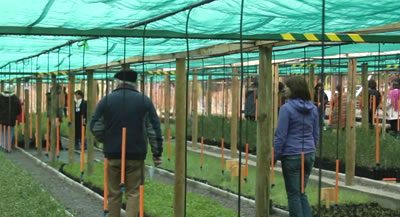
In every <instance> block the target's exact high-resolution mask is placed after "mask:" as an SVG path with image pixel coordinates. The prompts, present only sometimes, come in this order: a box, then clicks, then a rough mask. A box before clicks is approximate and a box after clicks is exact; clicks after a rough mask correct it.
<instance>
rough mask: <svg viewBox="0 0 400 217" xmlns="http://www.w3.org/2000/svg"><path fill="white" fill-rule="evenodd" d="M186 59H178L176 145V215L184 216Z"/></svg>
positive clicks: (178, 216)
mask: <svg viewBox="0 0 400 217" xmlns="http://www.w3.org/2000/svg"><path fill="white" fill-rule="evenodd" d="M185 65H186V64H185V59H184V58H182V59H177V60H176V78H175V80H176V88H175V99H179V100H175V108H176V129H178V130H177V131H176V147H175V194H174V216H175V217H182V216H184V209H185V203H184V197H185V165H186V162H185V145H186V142H185V141H186V138H185V130H184V129H186V94H185V90H186V85H187V84H186V73H187V72H186V68H185V67H186V66H185Z"/></svg>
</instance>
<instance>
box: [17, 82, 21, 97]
mask: <svg viewBox="0 0 400 217" xmlns="http://www.w3.org/2000/svg"><path fill="white" fill-rule="evenodd" d="M17 97H18V99H19V100H21V78H17Z"/></svg>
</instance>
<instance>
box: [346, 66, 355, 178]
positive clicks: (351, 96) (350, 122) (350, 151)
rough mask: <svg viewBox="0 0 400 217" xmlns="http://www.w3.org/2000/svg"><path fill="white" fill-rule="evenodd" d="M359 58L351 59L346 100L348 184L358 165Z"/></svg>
mask: <svg viewBox="0 0 400 217" xmlns="http://www.w3.org/2000/svg"><path fill="white" fill-rule="evenodd" d="M356 72H357V60H356V59H350V60H349V68H348V79H347V90H348V91H347V102H346V107H347V110H346V185H353V184H354V183H353V182H354V175H355V166H356V126H355V100H356V99H355V87H356V83H357V81H356Z"/></svg>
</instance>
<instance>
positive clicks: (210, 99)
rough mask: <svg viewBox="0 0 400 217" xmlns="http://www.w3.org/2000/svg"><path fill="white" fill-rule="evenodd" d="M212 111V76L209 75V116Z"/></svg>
mask: <svg viewBox="0 0 400 217" xmlns="http://www.w3.org/2000/svg"><path fill="white" fill-rule="evenodd" d="M211 113H212V77H211V75H208V79H207V116H210V115H211Z"/></svg>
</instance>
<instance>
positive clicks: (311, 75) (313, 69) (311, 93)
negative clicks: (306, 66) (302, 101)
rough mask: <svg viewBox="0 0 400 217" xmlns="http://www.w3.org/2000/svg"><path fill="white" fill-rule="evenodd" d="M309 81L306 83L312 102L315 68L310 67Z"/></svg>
mask: <svg viewBox="0 0 400 217" xmlns="http://www.w3.org/2000/svg"><path fill="white" fill-rule="evenodd" d="M309 79H310V80H309V81H308V88H309V90H310V95H311V101H314V94H315V93H314V80H315V68H314V67H310V74H309Z"/></svg>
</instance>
